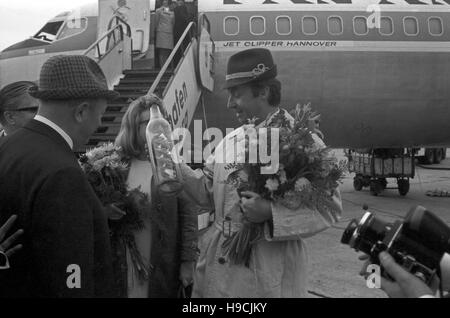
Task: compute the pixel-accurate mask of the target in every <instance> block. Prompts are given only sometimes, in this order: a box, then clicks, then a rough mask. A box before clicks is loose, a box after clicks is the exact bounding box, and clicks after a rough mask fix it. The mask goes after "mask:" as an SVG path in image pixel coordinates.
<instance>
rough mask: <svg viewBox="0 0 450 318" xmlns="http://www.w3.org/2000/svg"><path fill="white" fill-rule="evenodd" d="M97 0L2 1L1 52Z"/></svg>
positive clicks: (0, 9) (0, 0)
mask: <svg viewBox="0 0 450 318" xmlns="http://www.w3.org/2000/svg"><path fill="white" fill-rule="evenodd" d="M92 2H94V3H95V2H97V0H0V51H2V50H3V49H5V48H7V47H8V46H10V45H12V44H14V43H17V42H19V41H22V40H25V39H27V38H29V37H30V36H33V35H34V34H35V33H37V31H39V29H40V28H41V27H43V26H44V24H45V23H46V22H47V21H48V20H50V19H51V18H53V17H55V16H56V15H58V14H59V13H61V12H64V11H69V10H71V9H73V8H76V7H78V6H80V5H83V4H86V3H92Z"/></svg>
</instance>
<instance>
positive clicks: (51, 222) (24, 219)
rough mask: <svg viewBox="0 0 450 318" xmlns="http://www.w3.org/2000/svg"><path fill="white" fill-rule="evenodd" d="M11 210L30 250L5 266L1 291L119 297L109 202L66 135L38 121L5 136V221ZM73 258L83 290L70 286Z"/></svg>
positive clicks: (1, 179) (1, 186)
mask: <svg viewBox="0 0 450 318" xmlns="http://www.w3.org/2000/svg"><path fill="white" fill-rule="evenodd" d="M12 214H17V215H18V216H19V218H18V220H17V221H16V226H15V228H14V229H13V230H12V231H11V233H12V232H13V231H16V230H17V229H18V228H23V229H24V231H25V234H24V235H23V237H22V239H21V240H20V243H22V244H23V246H24V248H23V249H22V250H21V251H20V252H18V253H17V254H15V255H13V257H12V258H11V260H10V263H11V269H9V270H2V271H0V297H109V296H114V295H112V294H111V293H112V290H113V289H112V288H111V286H112V260H111V248H110V243H109V231H108V225H107V219H106V215H105V212H104V210H103V207H102V206H101V203H100V202H99V200H98V199H97V197H96V195H95V193H94V192H93V190H92V188H91V186H90V185H89V183H88V181H87V180H86V178H85V176H84V173H83V172H82V170H81V168H80V166H79V164H78V161H77V160H76V157H75V155H74V154H73V153H72V151H71V149H70V147H69V146H68V145H67V143H66V141H65V140H64V139H63V138H62V137H61V136H60V135H59V134H58V133H57V132H56V131H54V130H53V129H52V128H50V127H48V126H47V125H45V124H43V123H41V122H38V121H35V120H32V121H31V122H30V123H29V124H28V125H27V126H25V127H24V128H23V129H21V130H19V131H17V132H16V133H15V134H13V135H11V136H7V137H6V138H4V140H2V141H1V142H0V224H3V223H4V222H5V221H6V220H7V219H8V218H9V217H10V216H11V215H12ZM72 264H74V265H77V266H78V268H79V270H80V272H79V273H80V283H81V288H69V287H68V283H69V286H73V284H74V283H76V282H77V279H76V278H77V277H76V275H77V273H78V272H77V271H75V272H74V271H73V270H72V271H71V272H68V266H70V265H72ZM75 268H77V267H75ZM71 283H72V284H71Z"/></svg>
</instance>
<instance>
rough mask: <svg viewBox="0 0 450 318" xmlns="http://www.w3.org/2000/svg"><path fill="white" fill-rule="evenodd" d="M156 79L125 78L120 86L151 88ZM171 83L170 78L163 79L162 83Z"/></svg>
mask: <svg viewBox="0 0 450 318" xmlns="http://www.w3.org/2000/svg"><path fill="white" fill-rule="evenodd" d="M155 79H156V77H155V78H125V79H123V80H121V81H120V83H119V86H122V85H127V86H128V85H148V87H150V86H151V85H152V84H153V82H154V81H155ZM169 81H170V77H167V78H164V77H163V78H161V81H160V83H168V82H169Z"/></svg>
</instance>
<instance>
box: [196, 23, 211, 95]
mask: <svg viewBox="0 0 450 318" xmlns="http://www.w3.org/2000/svg"><path fill="white" fill-rule="evenodd" d="M198 29H199V32H200V39H199V41H198V59H197V74H198V77H199V79H200V83H201V85H202V86H203V88H205V89H207V90H209V91H210V92H212V91H213V90H214V52H215V44H214V41H213V39H212V38H211V35H210V30H211V28H210V22H209V20H208V18H207V17H206V15H205V14H201V15H200V17H199V28H198Z"/></svg>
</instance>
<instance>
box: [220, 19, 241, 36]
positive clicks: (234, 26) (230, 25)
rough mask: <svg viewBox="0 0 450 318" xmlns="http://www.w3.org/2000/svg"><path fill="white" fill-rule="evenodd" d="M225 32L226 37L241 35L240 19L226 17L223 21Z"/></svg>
mask: <svg viewBox="0 0 450 318" xmlns="http://www.w3.org/2000/svg"><path fill="white" fill-rule="evenodd" d="M223 30H224V32H225V34H226V35H236V34H238V33H239V19H238V18H237V17H226V18H225V20H223Z"/></svg>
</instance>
